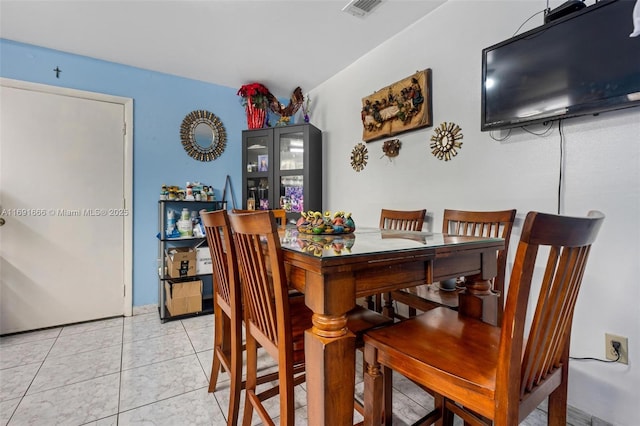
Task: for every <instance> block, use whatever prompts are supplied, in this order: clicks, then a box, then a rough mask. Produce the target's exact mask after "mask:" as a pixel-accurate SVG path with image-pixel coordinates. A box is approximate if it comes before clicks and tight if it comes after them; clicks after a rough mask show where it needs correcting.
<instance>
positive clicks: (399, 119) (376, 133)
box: [360, 69, 433, 142]
mask: <svg viewBox="0 0 640 426" xmlns="http://www.w3.org/2000/svg"><path fill="white" fill-rule="evenodd" d="M360 115H361V119H362V127H363V129H362V140H363V141H365V142H370V141H373V140H376V139H381V138H386V137H389V136H394V135H397V134H399V133H403V132H407V131H410V130H415V129H419V128H421V127H429V126H431V125H432V124H433V123H432V113H431V70H430V69H426V70H424V71H418V72H416V73H415V74H413V75H411V76H409V77H407V78H404V79H402V80H400V81H398V82H396V83H394V84H392V85H390V86H387V87H385V88H383V89H380V90H378V91H377V92H375V93H374V94H372V95H370V96H367V97H366V98H363V99H362V111H361V113H360Z"/></svg>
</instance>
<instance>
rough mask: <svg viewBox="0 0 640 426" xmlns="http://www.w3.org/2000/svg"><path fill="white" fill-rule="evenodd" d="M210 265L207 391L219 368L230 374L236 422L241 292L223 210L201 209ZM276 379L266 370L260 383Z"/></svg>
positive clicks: (212, 387)
mask: <svg viewBox="0 0 640 426" xmlns="http://www.w3.org/2000/svg"><path fill="white" fill-rule="evenodd" d="M200 217H201V220H202V224H203V225H204V229H205V234H206V238H207V243H208V245H209V252H210V253H211V263H212V269H213V306H214V308H213V315H214V338H213V340H214V343H213V362H212V366H211V376H210V380H209V392H214V391H215V390H216V385H217V382H218V374H219V372H220V369H221V368H224V370H225V371H226V372H227V373H228V374H229V380H230V385H229V389H230V395H229V409H228V414H227V420H228V421H227V424H228V425H236V424H237V423H238V415H239V407H240V392H241V389H242V388H243V387H244V382H243V381H242V353H243V351H244V348H243V344H242V295H241V289H240V279H239V272H238V266H237V264H238V262H237V256H236V251H235V246H234V244H233V239H232V236H231V227H230V224H229V217H228V214H227V211H226V210H217V211H212V212H204V211H201V212H200ZM275 379H277V374H265V375H262V376H261V377H260V378H259V379H258V382H259V383H265V382H270V381H273V380H275Z"/></svg>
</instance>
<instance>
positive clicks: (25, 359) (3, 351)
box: [0, 338, 56, 370]
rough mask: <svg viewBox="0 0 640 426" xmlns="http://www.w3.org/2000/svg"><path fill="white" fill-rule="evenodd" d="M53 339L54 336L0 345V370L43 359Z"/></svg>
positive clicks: (53, 341)
mask: <svg viewBox="0 0 640 426" xmlns="http://www.w3.org/2000/svg"><path fill="white" fill-rule="evenodd" d="M55 341H56V339H55V338H54V339H44V340H35V341H31V342H27V343H20V344H15V345H5V346H1V347H0V370H1V369H5V368H11V367H17V366H19V365H25V364H33V363H34V362H42V361H44V359H45V357H46V356H47V354H48V353H49V351H50V350H51V347H52V346H53V344H54V343H55Z"/></svg>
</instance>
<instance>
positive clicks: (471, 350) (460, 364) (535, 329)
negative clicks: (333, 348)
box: [364, 211, 604, 426]
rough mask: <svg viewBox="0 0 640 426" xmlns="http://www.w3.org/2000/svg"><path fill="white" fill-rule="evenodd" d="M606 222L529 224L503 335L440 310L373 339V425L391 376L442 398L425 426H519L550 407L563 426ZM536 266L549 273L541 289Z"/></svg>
mask: <svg viewBox="0 0 640 426" xmlns="http://www.w3.org/2000/svg"><path fill="white" fill-rule="evenodd" d="M603 221H604V215H603V214H602V213H600V212H596V211H593V212H589V214H588V216H587V217H568V216H558V215H552V214H545V213H538V212H530V213H529V214H528V215H527V217H526V219H525V222H524V225H523V228H522V235H521V237H520V242H519V244H518V249H517V253H516V256H515V263H514V267H513V271H512V273H511V279H510V282H509V291H508V293H507V300H506V306H505V311H504V317H503V320H502V324H501V326H500V327H496V326H492V325H490V324H487V323H484V322H482V321H480V320H477V319H474V318H470V317H465V316H463V315H461V314H459V313H457V312H455V311H453V310H451V309H447V308H443V307H440V308H435V309H432V310H430V311H427V312H425V313H423V314H420V315H418V316H416V317H414V318H410V319H408V320H406V321H401V322H399V323H396V324H394V325H392V326H389V327H385V328H381V329H379V330H374V331H371V332H368V333H367V334H366V335H365V336H364V341H365V362H366V363H367V364H368V368H367V371H366V373H365V424H366V425H373V424H377V421H376V419H379V418H380V413H381V411H382V409H381V404H382V398H383V396H382V392H381V390H380V381H381V380H383V376H384V375H385V374H388V373H386V371H388V369H391V370H392V371H395V372H397V373H400V374H402V375H404V376H405V377H407V378H409V379H410V380H412V381H414V382H415V383H417V384H418V385H420V386H421V387H424V388H427V389H429V390H430V391H432V392H433V394H434V396H435V401H436V402H435V407H436V408H435V410H434V411H433V412H431V413H429V414H428V415H427V416H425V417H424V418H423V419H422V420H424V423H422V424H431V423H433V422H435V421H442V422H443V423H444V424H449V425H450V424H452V422H453V415H454V414H456V415H458V416H460V417H461V418H462V419H463V420H464V421H465V423H469V424H490V423H491V422H493V424H495V425H497V426H511V425H517V424H519V423H520V422H521V421H522V420H523V419H524V418H525V417H526V416H527V415H528V414H529V413H530V412H531V411H533V410H534V409H535V408H536V407H537V406H538V405H539V404H540V403H542V402H543V401H544V400H545V399H548V419H547V422H548V424H550V425H563V426H564V425H565V424H566V414H567V386H568V383H567V379H568V367H569V364H568V361H569V345H570V334H571V324H572V319H573V312H574V308H575V304H576V300H577V297H578V292H579V289H580V284H581V282H582V278H583V275H584V271H585V267H586V264H587V259H588V256H589V252H590V249H591V245H592V244H593V242H594V241H595V239H596V236H597V234H598V231H599V229H600V227H601V225H602V222H603ZM545 259H546V264H543V263H544V262H545ZM536 266H537V267H538V268H539V269H538V270H540V271H541V270H542V269H541V268H542V267H544V273H542V272H541V273H539V274H538V273H536V274H535V281H536V283H535V284H534V285H532V282H533V281H534V280H533V279H534V272H536ZM538 284H539V287H538ZM532 288H533V289H535V290H533V291H532ZM530 298H531V299H532V302H533V301H534V300H537V302H536V306H535V310H534V311H533V316H532V321H531V322H528V321H527V317H528V315H527V308H528V305H529V299H530ZM528 324H530V325H528ZM380 365H382V366H383V367H384V371H383V372H382V373H381V372H380ZM387 404H388V402H387V401H385V405H387Z"/></svg>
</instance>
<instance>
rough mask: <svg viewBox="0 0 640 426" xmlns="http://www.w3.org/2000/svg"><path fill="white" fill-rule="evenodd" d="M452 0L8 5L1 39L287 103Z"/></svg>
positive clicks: (6, 1)
mask: <svg viewBox="0 0 640 426" xmlns="http://www.w3.org/2000/svg"><path fill="white" fill-rule="evenodd" d="M445 1H446V0H384V1H383V2H382V4H381V5H379V6H378V7H376V8H375V9H374V10H373V11H372V12H371V13H370V14H369V15H368V16H367V17H366V18H359V17H355V16H353V15H351V14H348V13H345V12H342V8H343V7H344V6H345V5H346V4H347V3H348V0H339V1H338V0H286V1H276V0H253V1H249V0H208V1H205V0H199V1H190V0H173V1H171V0H128V1H117V0H74V1H69V0H44V1H36V0H0V37H2V38H5V39H9V40H14V41H19V42H23V43H28V44H34V45H38V46H44V47H48V48H52V49H56V50H61V51H64V52H70V53H75V54H79V55H83V56H89V57H93V58H97V59H103V60H107V61H112V62H116V63H120V64H126V65H131V66H135V67H139V68H144V69H148V70H153V71H159V72H163V73H168V74H173V75H177V76H182V77H187V78H191V79H195V80H201V81H205V82H210V83H215V84H219V85H223V86H229V87H233V88H236V87H239V86H241V85H242V84H246V83H252V82H261V83H263V84H265V85H266V86H267V87H268V88H269V89H270V90H271V92H272V93H273V94H274V95H276V96H277V97H279V98H287V97H288V96H289V95H290V94H291V92H292V91H293V89H294V88H295V87H296V86H300V87H301V88H302V90H303V92H305V93H306V92H307V91H308V90H311V89H313V88H314V87H316V86H318V85H319V84H321V83H322V82H324V81H326V80H327V79H328V78H330V77H331V76H333V75H334V74H336V73H337V72H339V71H340V70H342V69H344V68H346V67H347V66H348V65H350V64H352V63H353V62H355V61H357V60H358V58H360V57H362V56H363V55H364V54H366V53H367V52H369V51H370V50H372V49H373V48H375V47H376V46H378V45H379V44H380V43H382V42H384V41H385V40H387V39H389V38H391V37H393V36H394V35H395V34H397V33H399V32H401V31H402V30H404V29H405V28H407V27H408V26H410V25H411V24H413V23H415V22H416V21H418V20H419V19H421V18H422V17H423V16H425V15H426V14H428V13H429V12H431V11H432V10H433V9H435V8H436V7H438V6H440V5H441V4H443V3H444V2H445ZM53 65H54V67H55V66H57V65H60V64H53ZM60 66H61V68H62V65H60ZM64 71H65V70H64V69H62V72H63V74H62V76H64ZM51 72H53V71H51Z"/></svg>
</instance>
